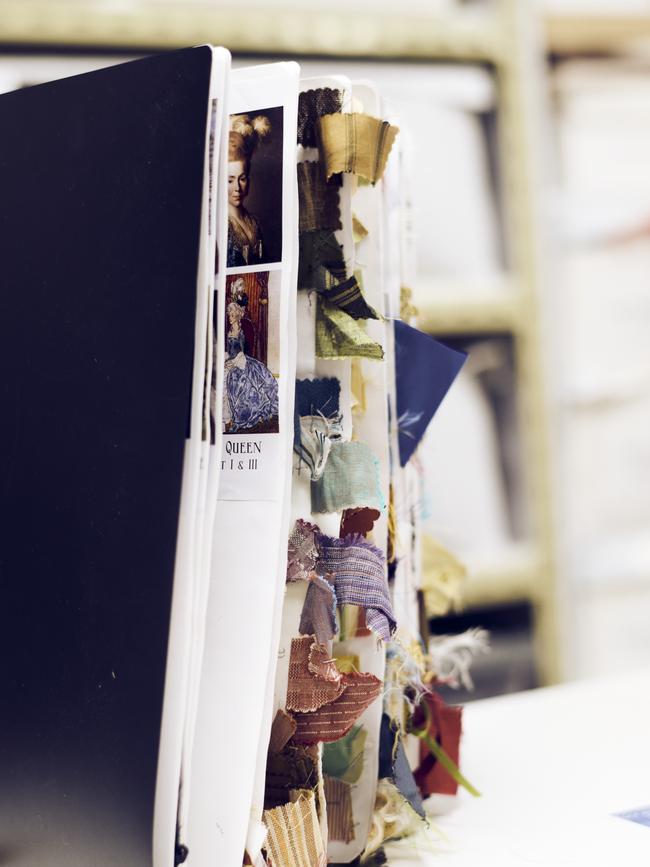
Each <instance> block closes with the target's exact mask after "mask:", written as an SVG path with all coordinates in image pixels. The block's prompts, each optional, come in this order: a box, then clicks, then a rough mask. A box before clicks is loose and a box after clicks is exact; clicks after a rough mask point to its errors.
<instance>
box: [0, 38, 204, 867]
mask: <svg viewBox="0 0 650 867" xmlns="http://www.w3.org/2000/svg"><path fill="white" fill-rule="evenodd" d="M210 65H211V52H210V50H209V49H208V48H200V49H191V50H188V51H181V52H177V53H172V54H168V55H162V56H159V57H153V58H148V59H145V60H142V61H136V62H133V63H128V64H123V65H120V66H116V67H113V68H110V69H107V70H102V71H99V72H95V73H90V74H88V75H81V76H77V77H74V78H70V79H65V80H62V81H58V82H54V83H52V84H47V85H43V86H39V87H34V88H30V89H28V90H24V91H19V92H16V93H12V94H8V95H5V96H2V97H0V394H1V415H0V419H1V423H0V611H1V613H2V623H1V626H0V674H1V677H0V690H1V693H2V699H1V702H2V703H1V710H0V864H2V865H5V864H7V865H12V867H13V865H25V867H27V865H29V867H41V865H47V867H63V865H65V867H108V865H111V867H113V865H115V867H118V865H119V867H144V865H149V864H151V829H152V817H153V807H154V788H155V777H156V765H157V755H158V746H159V732H160V720H161V710H162V698H163V688H164V678H165V655H166V650H167V637H168V626H169V617H170V601H171V591H172V580H173V572H174V555H175V544H176V531H177V524H178V517H179V501H180V487H181V475H182V460H183V449H184V440H185V436H186V432H187V423H188V409H189V405H190V391H191V375H192V363H193V352H194V327H195V305H196V297H195V296H196V279H197V263H198V247H199V236H200V214H201V195H202V187H203V170H204V166H203V162H204V149H205V134H206V117H207V107H208V95H209V90H208V88H209V77H210Z"/></svg>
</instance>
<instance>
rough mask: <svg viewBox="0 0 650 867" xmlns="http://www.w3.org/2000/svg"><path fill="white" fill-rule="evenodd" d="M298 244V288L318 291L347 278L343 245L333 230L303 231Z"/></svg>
mask: <svg viewBox="0 0 650 867" xmlns="http://www.w3.org/2000/svg"><path fill="white" fill-rule="evenodd" d="M298 246H299V257H298V289H315V290H317V291H320V290H322V289H327V288H329V287H330V286H331V281H334V282H335V283H340V282H341V281H342V280H345V279H346V278H347V267H346V264H345V258H344V255H343V247H342V246H341V245H340V244H339V242H338V241H337V240H336V236H335V235H334V233H333V232H331V231H329V230H325V231H318V232H303V233H302V234H301V235H300V236H299V239H298Z"/></svg>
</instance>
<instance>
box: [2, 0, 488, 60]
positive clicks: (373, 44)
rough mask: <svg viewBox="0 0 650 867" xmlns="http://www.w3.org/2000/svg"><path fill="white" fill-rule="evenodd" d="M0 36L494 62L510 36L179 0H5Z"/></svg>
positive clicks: (388, 15)
mask: <svg viewBox="0 0 650 867" xmlns="http://www.w3.org/2000/svg"><path fill="white" fill-rule="evenodd" d="M0 42H2V43H4V44H5V45H30V46H34V45H56V46H59V47H66V46H75V47H79V46H87V47H102V46H110V47H111V49H115V48H117V49H120V48H122V49H127V48H131V49H134V48H137V49H144V48H178V47H182V46H186V45H196V44H201V43H206V42H213V43H215V44H217V45H225V46H226V47H228V48H229V49H230V50H231V51H233V52H235V53H244V54H245V53H255V54H260V53H262V54H266V55H269V54H282V55H284V56H287V55H292V56H301V55H320V56H333V57H340V56H355V57H373V58H378V57H409V58H428V59H431V58H433V57H435V58H442V59H445V58H446V59H463V60H476V61H484V62H490V63H497V62H499V61H500V59H501V58H502V57H503V55H504V52H503V40H502V39H501V34H500V30H499V28H498V27H497V26H495V21H494V17H493V16H491V15H486V14H477V13H475V12H472V11H469V12H467V13H462V14H454V15H437V14H435V13H432V14H427V15H423V14H409V12H408V11H407V9H404V10H402V9H400V10H396V11H391V12H383V11H381V10H373V11H372V13H367V12H366V13H363V12H356V11H353V10H351V9H349V8H346V9H337V8H331V7H330V8H325V6H323V8H321V9H319V8H318V7H316V8H313V7H310V8H306V9H296V8H295V7H294V8H290V7H283V6H282V5H279V6H278V5H276V4H273V5H270V4H269V5H267V6H264V5H261V4H260V5H258V6H256V5H248V6H247V7H246V14H243V12H242V8H241V6H239V5H236V4H234V3H225V4H224V3H219V4H218V3H217V2H216V0H215V2H202V0H186V2H180V0H174V2H166V3H164V4H163V3H153V2H147V0H144V2H140V3H137V4H135V3H132V4H129V3H116V2H114V0H110V2H109V0H96V2H92V3H91V2H87V0H0Z"/></svg>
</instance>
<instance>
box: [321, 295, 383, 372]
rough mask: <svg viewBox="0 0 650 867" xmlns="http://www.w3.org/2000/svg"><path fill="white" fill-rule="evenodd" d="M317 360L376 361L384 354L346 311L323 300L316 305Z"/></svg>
mask: <svg viewBox="0 0 650 867" xmlns="http://www.w3.org/2000/svg"><path fill="white" fill-rule="evenodd" d="M316 357H317V358H355V357H359V358H375V359H378V360H381V359H382V358H383V357H384V350H383V349H382V348H381V346H380V345H379V344H378V343H375V341H374V340H371V339H370V337H368V334H367V333H366V331H365V330H364V329H363V327H362V326H361V325H360V324H359V323H358V321H357V320H356V319H353V318H352V316H350V315H349V314H348V313H346V312H345V310H341V309H340V308H339V307H337V306H336V305H335V304H331V303H330V302H329V301H327V300H326V299H325V298H322V297H319V298H318V299H317V302H316Z"/></svg>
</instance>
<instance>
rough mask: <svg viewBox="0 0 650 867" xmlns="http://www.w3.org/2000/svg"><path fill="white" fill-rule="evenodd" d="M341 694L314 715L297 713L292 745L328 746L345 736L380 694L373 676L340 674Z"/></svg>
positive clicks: (377, 679)
mask: <svg viewBox="0 0 650 867" xmlns="http://www.w3.org/2000/svg"><path fill="white" fill-rule="evenodd" d="M341 683H342V684H343V686H344V691H343V693H342V694H341V695H340V696H339V697H338V698H337V699H336V700H335V701H333V702H331V703H330V704H326V705H323V706H321V707H320V708H318V710H316V711H314V712H313V713H296V714H295V715H294V718H295V720H296V723H297V724H298V728H297V730H296V734H295V735H294V741H296V742H297V743H304V744H315V743H319V742H322V743H331V742H332V741H337V740H338V739H339V738H342V737H343V736H344V735H346V734H347V733H348V732H349V731H350V729H351V728H352V726H353V725H354V724H355V722H356V721H357V720H358V719H359V717H360V716H361V714H362V713H363V712H364V710H365V709H366V708H367V707H369V706H370V705H371V704H372V702H373V701H374V700H375V699H376V698H377V696H378V695H379V694H380V692H381V690H382V686H383V684H382V682H381V680H379V678H377V677H375V676H374V674H357V673H353V674H342V675H341Z"/></svg>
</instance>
